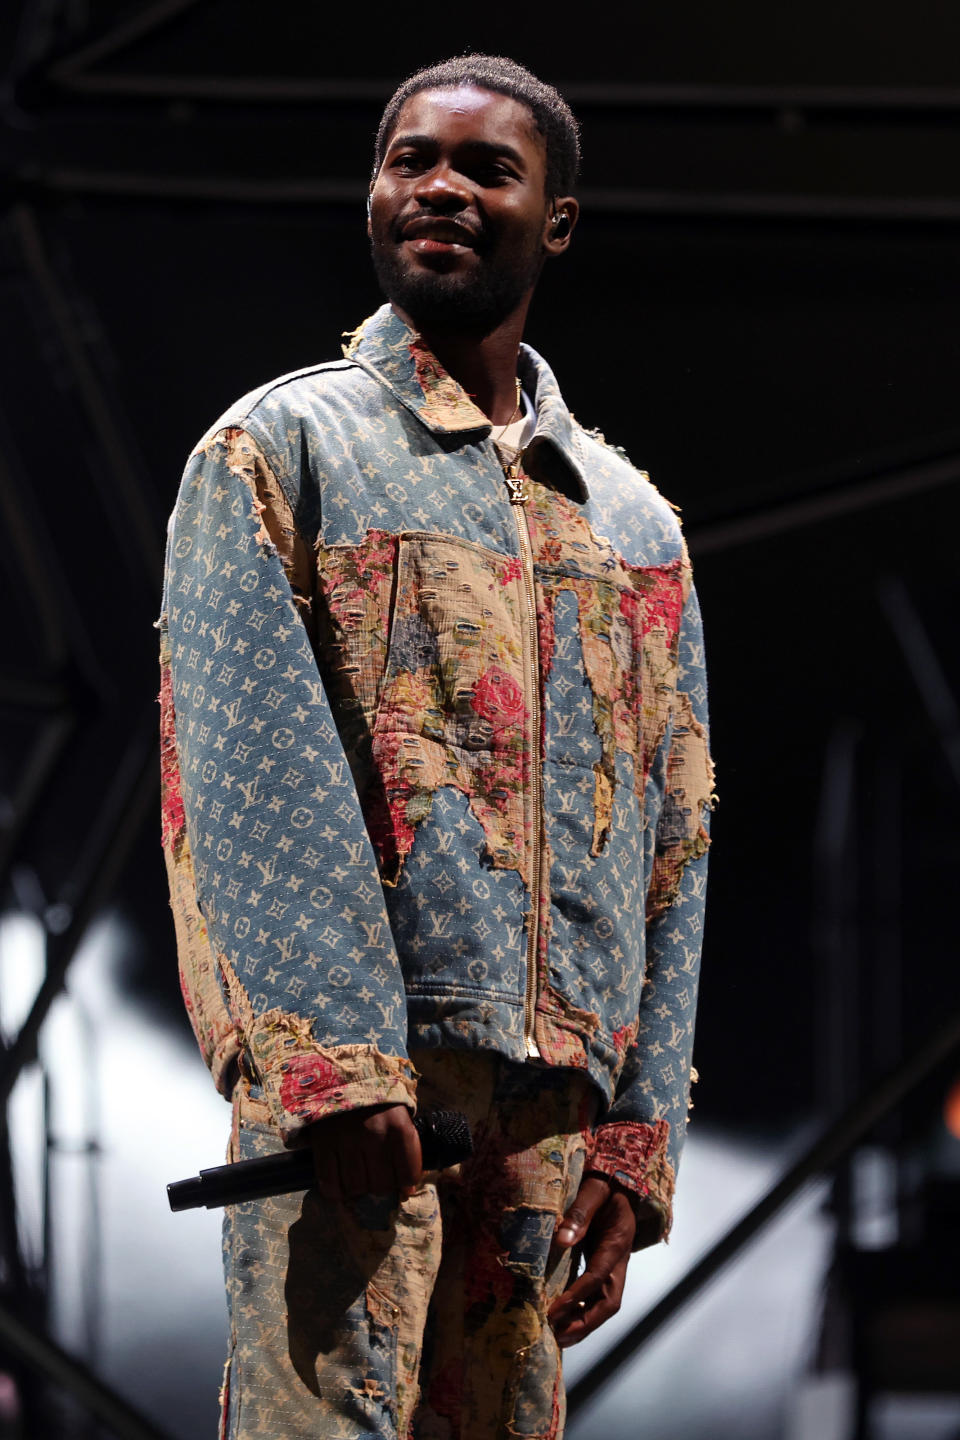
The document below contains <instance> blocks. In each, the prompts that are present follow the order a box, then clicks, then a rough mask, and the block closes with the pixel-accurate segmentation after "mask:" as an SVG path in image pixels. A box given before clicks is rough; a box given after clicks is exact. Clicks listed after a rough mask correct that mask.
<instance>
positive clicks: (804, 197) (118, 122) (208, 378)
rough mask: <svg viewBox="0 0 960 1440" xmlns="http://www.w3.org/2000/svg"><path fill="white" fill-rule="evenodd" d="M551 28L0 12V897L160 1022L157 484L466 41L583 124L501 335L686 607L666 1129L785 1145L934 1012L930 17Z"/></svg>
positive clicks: (326, 325)
mask: <svg viewBox="0 0 960 1440" xmlns="http://www.w3.org/2000/svg"><path fill="white" fill-rule="evenodd" d="M567 13H568V12H566V11H564V12H563V16H561V12H560V11H559V10H550V9H547V8H545V7H504V8H503V9H502V10H501V9H497V10H496V12H495V14H496V15H497V16H498V17H502V18H490V19H487V18H484V17H483V14H482V12H480V11H478V9H477V7H469V9H466V10H465V11H464V14H465V15H466V16H467V17H468V18H466V19H464V20H463V22H462V23H461V21H460V19H459V17H458V13H457V12H456V11H455V9H454V7H442V8H441V9H440V10H437V9H436V8H433V9H428V10H424V9H422V8H421V9H411V8H410V7H409V6H394V7H390V8H387V7H382V8H381V7H373V8H369V7H361V6H342V5H341V6H335V7H334V6H327V5H319V4H316V3H308V0H290V3H286V4H282V5H281V4H272V5H263V4H256V3H253V0H193V3H190V0H179V3H166V4H156V5H152V4H139V5H134V4H125V5H124V4H116V3H108V0H87V3H80V0H74V3H65V0H63V3H56V0H49V3H44V4H40V3H31V0H21V3H19V4H16V3H10V4H8V5H7V6H6V7H5V8H4V9H3V11H2V13H0V50H2V51H3V53H5V55H6V57H7V61H8V67H9V71H8V86H7V89H6V91H5V100H4V108H3V116H2V119H3V126H2V129H0V175H2V184H3V190H2V192H0V193H2V199H3V205H2V209H0V367H2V386H0V506H2V510H0V518H2V525H3V532H4V539H5V545H4V550H5V563H4V566H3V581H2V584H3V589H2V592H0V595H2V604H3V613H4V615H5V619H6V623H5V626H4V649H3V654H2V657H0V739H2V745H0V749H2V761H0V823H2V824H3V825H4V826H5V829H4V830H2V831H0V852H2V854H0V858H2V860H3V862H4V869H3V876H4V884H5V886H6V892H5V901H6V904H7V905H9V906H15V907H17V908H20V909H27V910H31V911H33V912H35V913H37V914H38V915H40V916H41V917H42V918H43V919H44V922H45V924H46V925H47V926H48V929H49V931H50V934H51V936H52V937H54V938H56V937H57V936H59V937H60V939H61V942H62V945H65V946H66V948H67V949H69V946H70V944H72V942H73V940H74V939H75V938H77V936H78V934H79V933H80V931H81V930H82V927H83V925H84V924H85V923H86V918H87V917H88V916H89V915H90V914H91V913H95V912H96V910H97V907H98V906H99V905H102V904H104V903H106V901H107V899H108V898H109V897H110V896H111V895H112V898H113V900H114V901H115V902H119V904H120V906H121V907H122V909H123V911H124V913H125V915H126V917H127V919H128V921H129V922H130V924H131V926H132V933H134V934H135V935H136V936H137V937H138V940H137V943H136V944H132V945H131V947H130V953H129V956H128V958H127V961H126V976H127V983H128V986H129V988H130V991H131V993H133V994H135V995H136V996H138V997H139V998H140V999H141V1000H142V1002H143V1004H144V1005H147V1006H152V1007H155V1008H156V1010H157V1013H158V1016H159V1015H160V1014H161V1013H162V1015H163V1016H165V1017H166V1019H167V1022H168V1023H170V1024H173V1025H176V1026H179V1027H180V1028H181V1029H184V1028H185V1027H186V1020H185V1018H183V1017H182V1016H181V1012H180V1001H179V995H178V991H177V983H176V967H175V957H174V944H173V931H172V925H171V924H170V920H169V915H168V912H167V908H166V893H165V883H164V877H163V871H162V864H161V859H160V850H159V827H158V822H157V821H156V819H155V815H154V811H155V804H154V798H155V790H156V787H155V781H154V778H153V776H154V769H153V766H154V764H155V761H154V759H153V733H154V730H153V727H154V723H155V711H154V706H153V697H154V694H155V690H156V675H155V665H156V660H155V638H156V637H155V635H154V632H153V631H152V629H151V624H152V621H153V619H154V618H155V615H156V611H157V608H158V597H159V582H160V564H161V547H162V536H163V525H164V520H165V517H166V515H167V513H168V512H169V510H170V508H171V506H172V504H173V501H174V498H175V494H176V487H177V483H178V477H179V472H180V469H181V466H182V463H183V460H184V458H185V456H186V454H187V452H188V451H189V449H190V448H191V446H192V445H193V443H194V442H195V440H196V439H197V438H198V436H199V435H200V434H201V433H202V431H203V430H204V429H206V427H207V426H208V425H209V424H210V423H211V422H212V420H213V419H214V418H215V417H216V415H217V414H218V413H219V412H220V411H221V410H222V409H223V408H225V406H226V405H227V404H228V403H229V402H230V401H231V400H232V399H233V398H234V397H236V396H237V395H239V394H241V393H243V392H244V391H246V390H248V389H250V388H252V387H253V386H255V385H257V384H259V383H260V382H262V381H264V380H266V379H268V378H270V377H272V376H274V375H276V374H278V373H281V372H284V371H287V370H291V369H295V368H297V367H298V366H301V365H305V364H309V363H311V362H314V361H316V360H318V359H324V358H329V357H331V356H333V355H335V354H336V353H337V350H338V346H339V336H340V333H341V331H343V330H345V329H348V328H353V327H354V326H355V325H356V324H358V323H359V321H360V320H361V319H362V318H363V317H364V316H365V315H366V314H368V313H369V312H370V311H371V310H372V309H373V308H374V307H375V306H376V305H377V304H378V303H379V298H380V297H379V296H378V294H377V292H376V288H375V285H374V283H373V279H372V275H371V272H370V267H369V261H368V257H367V246H366V240H365V236H364V214H363V197H364V194H365V188H366V177H367V173H368V168H369V163H370V154H371V145H372V136H373V133H374V131H375V129H376V124H377V120H378V116H379V113H380V110H381V108H382V105H383V103H384V101H385V100H386V98H387V97H388V96H389V94H390V93H391V90H392V89H393V87H394V85H395V83H396V82H397V81H399V79H400V78H402V77H403V75H405V74H406V73H408V72H409V71H410V70H412V69H414V68H416V67H417V66H418V65H420V64H423V63H427V62H429V61H432V60H434V59H438V58H442V57H443V56H445V55H447V54H451V53H455V52H457V51H460V50H462V49H464V48H466V47H472V48H477V49H483V50H487V51H491V52H494V53H498V52H502V53H507V54H510V55H511V56H513V57H515V58H516V59H518V60H521V61H523V62H524V63H526V64H528V65H530V66H531V68H533V69H534V70H535V71H536V72H537V73H539V74H540V75H541V76H542V77H543V78H544V79H546V80H549V81H551V82H553V83H555V84H557V85H558V86H559V88H560V89H561V90H562V91H563V92H564V93H565V94H566V96H567V97H568V98H569V99H570V101H571V103H572V104H573V106H574V108H575V110H576V111H577V113H578V115H579V117H580V119H581V122H582V128H583V149H584V166H583V175H582V187H581V199H582V204H583V218H582V222H581V225H580V228H579V229H578V231H577V235H576V238H575V243H574V245H573V248H572V251H571V254H570V255H569V257H567V258H566V259H565V260H564V261H563V262H562V263H558V264H556V265H554V266H552V267H548V270H549V273H548V274H547V275H546V276H545V279H544V282H543V285H542V287H541V291H540V293H539V294H538V297H537V300H536V302H535V308H534V311H533V314H532V319H531V324H530V327H529V332H528V339H529V341H530V342H531V343H532V344H533V345H534V346H535V347H536V348H537V349H539V350H541V351H542V352H543V353H544V354H545V355H546V357H547V358H548V360H549V361H550V363H551V365H552V366H553V368H554V370H555V372H556V374H557V376H558V379H559V381H560V384H561V386H562V388H563V390H564V394H565V396H566V399H567V401H568V403H569V404H570V406H571V408H572V409H573V410H574V412H575V413H576V415H577V416H578V418H580V419H582V420H583V422H584V423H586V424H588V425H596V426H599V427H600V429H601V430H603V431H604V433H605V434H606V436H607V438H608V439H610V440H612V441H613V442H615V443H617V444H620V445H622V446H624V447H625V449H626V450H627V452H628V454H629V455H630V457H631V459H632V460H633V461H634V462H635V463H636V464H638V465H640V466H642V467H644V468H646V469H648V470H649V471H650V473H651V475H652V477H653V479H654V481H655V483H656V484H657V485H658V486H659V488H660V489H661V490H662V491H663V493H664V494H666V495H667V496H668V497H669V498H670V499H671V500H672V501H674V502H675V503H676V504H677V505H678V506H680V508H681V509H682V512H683V517H684V522H685V526H686V530H687V534H688V538H689V541H690V546H691V551H692V554H693V558H694V564H695V572H696V577H697V583H698V588H699V590H700V594H701V600H702V604H703V609H704V615H705V623H706V635H707V645H708V657H709V662H710V673H711V681H712V689H711V703H712V711H713V717H714V718H713V748H714V752H715V758H716V761H717V766H718V789H719V795H720V805H719V808H718V810H717V812H716V814H715V817H714V834H715V842H716V843H715V851H714V859H713V871H712V877H711V887H710V902H709V911H708V924H707V935H706V946H705V951H704V974H703V984H702V992H701V996H702V998H701V1012H700V1017H701V1018H700V1025H699V1030H698V1040H697V1052H696V1062H697V1065H698V1067H699V1069H700V1072H701V1074H702V1076H703V1079H702V1082H701V1084H700V1086H699V1087H698V1095H697V1107H698V1109H697V1114H698V1116H702V1117H704V1118H705V1119H706V1120H708V1121H709V1120H713V1121H717V1122H723V1123H728V1124H736V1125H738V1126H742V1127H751V1126H755V1127H765V1128H766V1129H768V1130H769V1129H770V1128H771V1127H773V1128H776V1127H783V1128H784V1129H787V1128H788V1127H789V1126H790V1125H792V1124H793V1123H794V1122H795V1121H797V1120H798V1119H803V1118H804V1117H809V1116H810V1115H811V1113H813V1112H817V1113H824V1112H825V1111H827V1110H832V1109H835V1108H837V1107H838V1106H839V1105H840V1104H842V1103H843V1102H844V1101H845V1100H849V1099H850V1098H851V1096H852V1095H854V1094H855V1093H857V1092H858V1091H859V1090H860V1089H862V1088H863V1087H864V1086H865V1085H867V1084H868V1083H869V1082H870V1081H871V1079H872V1078H874V1077H875V1075H876V1073H877V1072H878V1070H879V1069H881V1068H883V1067H884V1066H885V1065H889V1064H891V1063H893V1062H895V1061H896V1060H897V1059H898V1058H899V1057H900V1056H901V1055H902V1054H903V1053H904V1050H905V1048H907V1047H909V1046H911V1045H913V1044H914V1043H916V1042H917V1041H918V1040H919V1039H921V1038H922V1036H923V1035H924V1034H925V1033H926V1032H927V1031H928V1030H929V1029H930V1028H931V1026H932V1025H933V1024H934V1023H935V1022H936V1021H937V1020H939V1019H940V1018H942V1016H943V1014H944V1013H945V1011H946V1010H947V1009H949V1008H951V1007H955V1006H956V997H957V985H956V975H957V947H956V942H955V932H956V923H955V892H956V888H957V874H958V859H960V842H958V838H957V828H956V824H955V815H956V805H957V793H958V792H957V785H958V781H960V725H958V719H957V708H956V703H955V701H954V699H953V696H954V695H956V694H957V693H958V691H960V674H958V670H960V665H958V658H960V657H958V649H957V644H956V639H955V618H954V617H955V613H956V602H957V597H958V589H960V574H958V565H957V558H956V555H957V536H958V520H960V504H958V491H957V479H958V478H960V414H958V368H960V367H958V359H960V347H958V335H960V245H958V239H960V14H958V11H957V8H956V5H955V3H952V0H943V3H933V0H920V3H917V0H914V3H910V4H907V3H879V4H872V5H867V4H851V5H847V6H844V7H842V9H839V8H838V7H837V6H836V5H835V4H831V3H827V0H811V3H806V4H804V5H803V6H794V5H790V6H786V5H783V6H778V5H773V6H772V5H771V4H770V3H769V0H749V3H747V0H736V3H726V4H723V5H716V4H713V5H706V4H703V5H700V4H692V3H684V4H672V5H669V6H667V5H663V6H659V7H652V6H648V7H644V8H643V9H637V8H634V7H630V8H628V7H603V6H601V7H596V6H593V7H583V8H581V9H580V10H579V11H577V12H576V15H575V17H574V18H571V19H570V20H568V19H566V18H565V17H566V15H567ZM138 777H140V778H139V779H138ZM124 820H125V821H126V829H125V830H123V831H122V832H121V841H120V842H117V843H114V842H113V839H112V837H115V836H116V833H117V830H116V827H117V824H118V823H120V822H123V821H124ZM104 863H105V864H106V866H107V869H106V871H104V870H103V868H102V867H103V864H104ZM111 866H112V869H111ZM104 876H105V877H106V878H104ZM98 877H99V879H98ZM64 936H65V937H66V939H65V940H64V939H63V937H64ZM60 953H61V954H62V953H63V952H62V950H61V952H60ZM944 1083H945V1075H944V1074H943V1073H939V1072H938V1075H937V1076H936V1077H935V1080H934V1081H933V1082H931V1085H930V1086H929V1087H928V1089H927V1090H926V1091H924V1092H923V1093H922V1094H921V1095H920V1097H919V1098H918V1099H915V1101H914V1102H913V1106H914V1114H915V1123H916V1125H917V1126H922V1125H924V1124H926V1123H927V1122H926V1119H925V1117H926V1116H927V1115H928V1113H931V1107H932V1109H933V1110H935V1109H936V1107H937V1105H938V1104H939V1096H940V1095H941V1094H942V1091H943V1088H944Z"/></svg>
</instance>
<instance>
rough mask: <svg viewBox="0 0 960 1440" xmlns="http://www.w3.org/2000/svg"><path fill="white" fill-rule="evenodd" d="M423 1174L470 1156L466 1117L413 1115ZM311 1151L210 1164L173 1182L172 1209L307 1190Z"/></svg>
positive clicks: (310, 1178) (312, 1177)
mask: <svg viewBox="0 0 960 1440" xmlns="http://www.w3.org/2000/svg"><path fill="white" fill-rule="evenodd" d="M413 1123H414V1125H415V1127H416V1129H417V1131H418V1133H419V1135H420V1146H421V1150H422V1153H423V1168H424V1170H446V1169H447V1168H448V1166H450V1165H457V1164H459V1162H460V1161H461V1160H466V1159H467V1157H468V1156H469V1155H471V1154H472V1153H473V1141H472V1139H471V1136H470V1127H469V1125H468V1124H467V1119H466V1116H465V1115H461V1114H460V1112H459V1111H457V1110H435V1111H432V1112H430V1113H428V1114H426V1115H416V1116H414V1121H413ZM314 1180H315V1173H314V1168H313V1151H312V1149H311V1148H310V1147H309V1146H304V1147H303V1148H302V1149H299V1150H280V1151H278V1152H277V1153H276V1154H274V1155H262V1156H259V1157H257V1158H256V1159H254V1160H237V1161H235V1162H234V1163H233V1164H232V1165H214V1166H213V1167H211V1168H210V1169H209V1170H201V1171H200V1174H199V1175H192V1176H190V1178H189V1179H187V1180H173V1181H171V1182H170V1184H169V1185H168V1186H167V1199H168V1201H169V1202H170V1209H171V1210H173V1211H179V1210H195V1209H197V1208H198V1207H199V1206H201V1205H205V1206H206V1207H207V1209H208V1210H213V1209H215V1208H216V1207H217V1206H219V1205H240V1204H242V1203H243V1202H244V1201H246V1200H262V1199H264V1198H266V1197H267V1196H268V1195H286V1194H287V1193H288V1192H289V1191H292V1190H308V1189H309V1188H310V1186H312V1185H313V1184H314Z"/></svg>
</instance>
